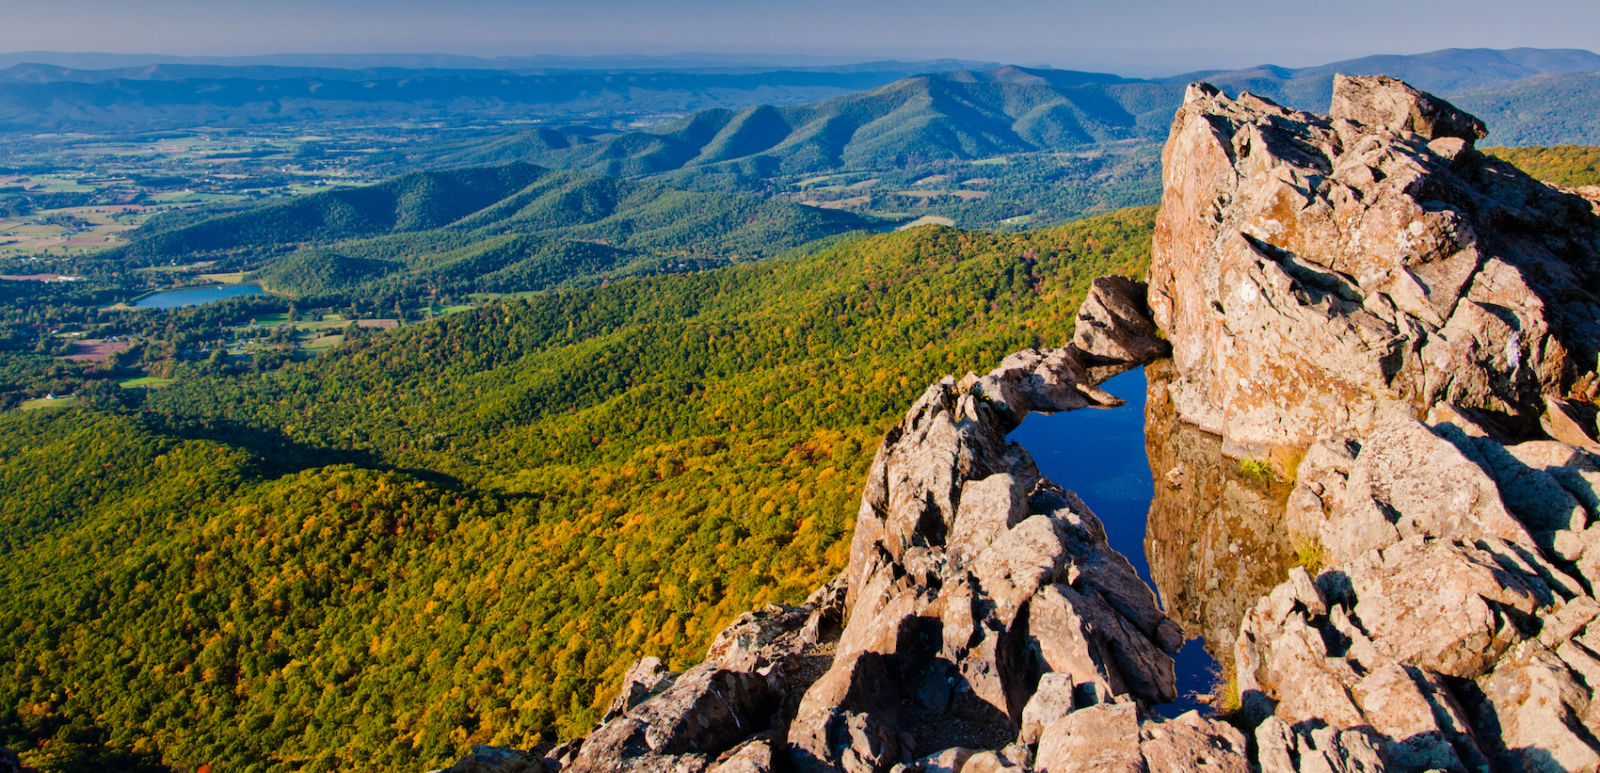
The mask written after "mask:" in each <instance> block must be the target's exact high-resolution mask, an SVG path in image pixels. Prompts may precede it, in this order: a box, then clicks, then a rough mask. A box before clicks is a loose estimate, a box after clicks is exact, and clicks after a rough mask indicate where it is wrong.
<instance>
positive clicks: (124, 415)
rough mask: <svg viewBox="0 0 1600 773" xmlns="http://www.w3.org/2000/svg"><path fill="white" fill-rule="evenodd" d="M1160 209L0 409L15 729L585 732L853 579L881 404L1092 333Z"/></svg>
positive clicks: (451, 324) (561, 293) (484, 320)
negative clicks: (773, 619) (1084, 329)
mask: <svg viewBox="0 0 1600 773" xmlns="http://www.w3.org/2000/svg"><path fill="white" fill-rule="evenodd" d="M1153 217H1154V211H1153V209H1150V208H1142V209H1133V210H1122V211H1118V212H1115V213H1112V214H1109V215H1104V216H1101V217H1097V218H1093V219H1089V220H1084V221H1079V222H1077V223H1073V224H1070V225H1066V226H1061V227H1057V228H1052V229H1046V230H1040V231H1033V232H1028V233H1024V234H1013V235H997V234H988V233H979V232H971V231H962V230H956V229H950V228H943V227H937V226H927V227H921V228H916V229H911V230H908V231H905V232H900V233H894V234H885V235H873V236H857V237H852V238H848V239H842V240H841V239H834V240H832V241H829V242H824V243H821V244H820V245H816V246H812V247H808V248H803V249H800V250H797V251H793V252H791V253H790V254H788V255H786V256H783V257H780V258H777V259H774V260H768V261H762V262H754V263H745V264H740V265H734V266H728V267H725V268H720V269H716V270H708V271H701V272H694V273H683V274H667V275H655V276H645V277H638V278H633V279H626V280H622V281H616V282H612V283H610V284H608V285H606V286H596V287H557V288H556V289H553V290H551V291H549V292H546V293H543V294H540V295H537V296H533V297H531V298H527V299H520V300H514V299H501V300H498V301H493V302H490V303H487V304H485V305H483V306H480V307H479V308H476V309H474V310H471V311H466V312H462V313H460V314H455V315H451V316H448V317H444V318H441V319H437V320H433V321H430V322H425V323H420V324H415V325H408V326H406V327H403V328H401V329H399V330H397V331H394V332H392V333H388V334H384V335H376V336H366V337H357V338H353V339H352V340H350V341H347V342H346V343H345V344H344V345H343V346H341V347H340V348H338V349H335V350H334V351H332V352H331V353H329V354H327V355H324V356H322V357H319V358H317V359H314V360H309V361H302V362H293V363H289V364H287V365H284V366H283V367H281V368H279V369H277V370H263V371H253V372H243V373H213V372H209V371H207V370H205V369H204V368H203V367H202V365H201V364H199V363H192V364H191V363H185V364H182V365H180V366H179V367H180V369H183V370H184V371H185V372H184V373H183V376H184V377H183V378H181V379H179V380H178V381H177V383H175V384H173V385H172V386H169V387H167V388H164V389H160V390H151V391H149V392H148V393H140V394H138V395H135V396H131V397H129V398H128V399H126V400H125V401H122V402H120V403H119V402H115V401H109V402H106V403H104V404H103V405H102V407H93V406H92V405H89V404H86V405H82V406H80V407H75V408H67V409H62V410H55V411H37V412H18V411H9V412H6V413H4V414H0V460H3V464H0V488H3V489H4V490H5V491H7V492H8V493H9V496H7V497H6V498H4V499H3V500H0V551H3V553H4V560H3V561H0V585H3V586H4V587H6V588H7V589H8V590H9V591H11V592H10V593H8V594H7V595H6V596H5V597H4V598H3V599H0V664H3V666H0V668H4V669H5V671H4V672H3V673H0V744H3V745H7V746H11V747H13V748H17V749H24V750H26V751H25V752H24V758H25V760H26V761H28V763H29V764H32V765H35V766H37V767H39V768H41V769H43V770H61V771H65V770H91V769H102V768H104V767H107V766H113V767H121V768H124V769H152V770H157V769H161V766H168V767H172V768H178V769H194V768H196V767H198V766H200V765H202V764H211V765H213V766H217V767H219V768H220V769H227V770H297V769H307V770H339V769H350V768H359V769H372V770H417V769H425V768H426V767H428V766H430V765H440V764H447V763H448V762H449V761H450V760H452V759H454V758H456V757H458V756H460V754H461V753H463V752H464V751H465V750H466V749H467V748H468V747H469V746H470V745H471V744H473V743H492V744H501V745H510V746H522V747H526V746H528V745H531V744H533V743H535V742H536V741H538V740H555V739H558V738H566V737H571V736H574V735H576V734H579V733H582V732H584V731H585V730H587V729H588V726H589V725H590V723H592V722H593V721H594V720H596V719H597V718H598V716H599V713H600V710H601V707H602V706H603V705H604V703H605V702H606V701H607V700H608V699H609V697H610V692H611V691H613V690H614V689H615V687H616V685H617V682H618V680H619V678H620V677H621V674H622V672H623V670H625V669H626V668H627V666H628V665H629V664H630V663H631V662H632V661H633V660H635V659H636V658H638V657H639V656H641V655H644V654H656V655H659V656H662V657H663V658H665V659H667V660H668V661H669V663H670V664H672V665H673V666H674V667H679V668H681V667H683V666H685V665H688V664H691V663H693V662H695V661H697V660H698V659H699V657H700V655H701V653H702V652H703V649H704V647H705V645H706V644H707V643H708V641H709V639H710V637H711V636H712V635H713V634H714V633H715V632H716V631H717V630H718V629H719V628H720V627H721V626H723V625H725V624H726V623H727V622H728V621H730V620H731V619H732V618H733V617H735V616H736V615H737V614H739V613H741V612H743V611H745V610H748V609H750V608H752V607H754V606H758V605H760V604H763V603H768V602H776V601H790V602H793V601H798V600H799V599H801V598H803V597H804V596H805V595H806V594H807V593H808V592H809V591H810V590H811V589H812V588H813V587H815V586H816V585H817V584H819V583H821V582H822V581H824V580H825V579H827V578H828V577H830V576H831V575H832V574H834V573H835V572H837V571H838V569H839V568H840V567H841V566H842V565H843V563H844V561H845V557H846V556H845V552H846V551H847V549H848V538H849V532H850V527H851V524H852V521H853V518H854V513H855V506H856V499H857V497H858V495H859V488H860V485H861V479H862V476H863V475H864V473H865V469H866V467H867V465H868V464H870V461H871V458H872V450H873V448H874V447H875V446H876V444H877V442H878V440H879V438H880V436H881V434H882V433H883V432H884V431H885V429H886V428H887V427H888V426H889V425H890V424H892V423H893V422H894V421H895V420H896V418H897V417H898V416H899V414H900V413H901V412H903V411H904V410H905V408H906V406H907V405H908V404H909V403H910V401H911V400H912V399H913V398H914V397H915V396H916V395H917V394H918V393H920V391H921V390H922V389H923V388H924V387H925V386H926V385H927V384H928V383H929V382H931V381H933V380H935V379H937V378H939V377H940V376H942V375H945V374H960V373H963V372H965V371H968V370H975V371H982V370H986V369H988V368H990V367H993V366H994V365H995V364H996V363H997V362H998V360H999V359H1000V358H1001V357H1003V356H1004V355H1005V354H1007V353H1009V352H1012V351H1015V350H1017V349H1020V348H1024V347H1028V346H1036V345H1060V344H1062V343H1064V342H1065V341H1066V340H1068V338H1069V337H1070V335H1071V331H1072V326H1073V321H1074V316H1075V313H1076V310H1077V306H1078V303H1079V301H1080V300H1081V297H1082V294H1083V292H1084V290H1085V288H1086V286H1087V284H1088V282H1089V280H1091V279H1092V278H1094V277H1096V276H1099V275H1103V274H1106V273H1125V274H1130V275H1139V274H1142V273H1143V271H1144V270H1145V268H1146V266H1147V263H1148V249H1149V247H1148V245H1149V242H1150V235H1151V229H1152V227H1153V225H1152V221H1153Z"/></svg>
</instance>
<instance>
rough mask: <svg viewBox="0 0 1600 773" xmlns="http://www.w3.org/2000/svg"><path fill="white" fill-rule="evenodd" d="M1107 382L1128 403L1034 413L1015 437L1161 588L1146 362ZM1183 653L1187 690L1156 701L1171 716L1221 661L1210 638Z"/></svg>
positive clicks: (1191, 702) (1205, 685)
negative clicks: (1149, 534) (1152, 547)
mask: <svg viewBox="0 0 1600 773" xmlns="http://www.w3.org/2000/svg"><path fill="white" fill-rule="evenodd" d="M1100 388H1101V389H1104V390H1106V391H1107V392H1110V393H1111V394H1113V395H1116V396H1117V397H1120V398H1122V399H1123V400H1126V401H1127V403H1128V404H1127V405H1125V406H1122V407H1120V408H1109V409H1105V408H1085V409H1083V410H1078V411H1066V412H1063V413H1057V414H1054V415H1045V414H1042V413H1035V414H1030V415H1029V416H1028V418H1027V419H1025V420H1024V421H1023V422H1022V426H1020V427H1018V428H1016V429H1015V430H1013V431H1012V432H1011V436H1010V439H1011V440H1012V441H1014V442H1016V443H1019V444H1021V445H1022V447H1023V448H1026V449H1028V453H1029V454H1031V455H1032V456H1033V460H1034V463H1035V464H1037V465H1038V466H1039V472H1041V473H1043V474H1044V476H1045V477H1047V478H1049V479H1050V480H1052V481H1054V482H1055V483H1056V484H1057V485H1059V486H1061V487H1062V488H1066V489H1070V490H1072V491H1075V492H1077V494H1078V496H1080V497H1082V498H1083V501H1084V502H1085V503H1086V504H1088V505H1089V508H1090V509H1091V510H1093V511H1094V513H1095V515H1097V516H1099V517H1100V521H1101V522H1102V523H1104V524H1105V528H1106V539H1107V541H1108V542H1110V543H1111V548H1112V549H1113V550H1116V551H1117V552H1118V553H1121V554H1122V555H1124V556H1126V557H1127V558H1128V561H1129V562H1130V563H1132V564H1133V568H1134V569H1136V570H1137V571H1138V572H1139V577H1140V578H1141V579H1143V580H1144V581H1145V583H1146V584H1149V585H1151V587H1155V583H1154V582H1153V581H1152V579H1151V574H1150V561H1149V559H1148V558H1147V557H1146V554H1145V525H1146V519H1147V516H1148V515H1149V513H1150V504H1151V500H1152V499H1154V496H1155V487H1154V485H1153V482H1152V476H1151V474H1150V461H1149V457H1148V456H1146V449H1145V432H1144V422H1145V390H1146V383H1145V373H1144V369H1143V368H1138V369H1135V370H1131V371H1128V372H1127V373H1123V374H1121V375H1119V376H1116V377H1114V378H1111V379H1108V380H1107V381H1106V382H1105V383H1102V384H1101V385H1100ZM1161 595H1163V596H1165V595H1166V594H1165V593H1163V594H1161ZM1163 603H1164V604H1165V599H1163ZM1175 660H1176V661H1177V663H1176V667H1177V676H1178V693H1179V695H1180V696H1182V697H1180V698H1179V699H1178V701H1177V702H1175V703H1172V704H1168V705H1167V706H1160V707H1156V708H1157V711H1159V712H1160V713H1162V714H1164V715H1168V716H1176V715H1177V714H1181V713H1183V712H1184V711H1188V710H1189V709H1193V708H1201V707H1202V704H1201V703H1200V702H1199V701H1196V700H1195V699H1194V698H1192V697H1189V696H1191V695H1192V694H1194V693H1204V692H1208V691H1209V690H1210V689H1211V687H1212V683H1213V681H1214V680H1215V676H1214V674H1213V670H1214V669H1215V668H1216V662H1215V661H1213V660H1212V659H1211V656H1210V655H1207V654H1206V652H1205V649H1204V640H1203V639H1199V638H1196V639H1192V640H1190V642H1189V643H1188V644H1187V645H1185V646H1184V648H1183V651H1181V652H1179V653H1178V655H1177V656H1176V658H1175Z"/></svg>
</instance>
